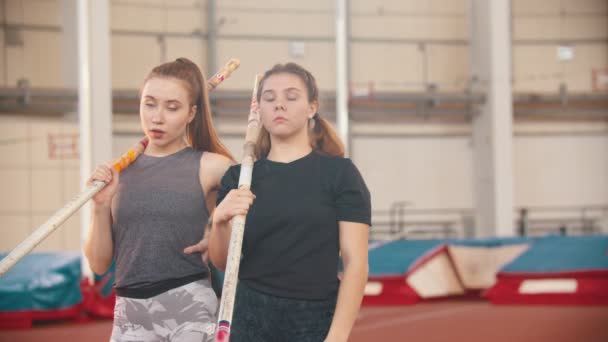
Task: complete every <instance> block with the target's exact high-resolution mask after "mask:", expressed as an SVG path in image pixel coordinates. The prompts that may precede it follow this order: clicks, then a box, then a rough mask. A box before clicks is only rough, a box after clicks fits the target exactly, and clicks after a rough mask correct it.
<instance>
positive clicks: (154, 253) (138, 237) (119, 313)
mask: <svg viewBox="0 0 608 342" xmlns="http://www.w3.org/2000/svg"><path fill="white" fill-rule="evenodd" d="M205 85H206V81H205V79H204V77H203V75H202V73H201V71H200V69H199V68H198V66H196V64H194V63H193V62H191V61H190V60H188V59H185V58H179V59H177V60H175V61H173V62H169V63H165V64H161V65H159V66H157V67H155V68H154V69H153V70H152V71H151V72H150V74H149V75H148V77H147V78H146V79H145V81H144V84H143V87H142V90H141V94H140V95H141V102H140V110H139V113H140V119H141V126H142V129H143V131H144V132H145V134H146V136H147V137H148V139H149V144H148V146H147V148H146V151H145V152H144V154H143V155H141V156H140V157H139V158H138V159H137V160H136V161H135V162H134V163H133V164H132V165H131V166H129V168H127V169H126V170H125V171H123V173H122V174H121V175H120V177H119V175H118V173H117V172H116V171H115V170H113V169H112V168H111V167H110V164H108V165H100V166H99V167H97V169H96V170H95V171H94V173H93V175H92V176H91V178H90V182H92V181H94V180H102V181H105V182H106V183H107V184H108V185H107V186H106V187H105V188H104V189H103V190H102V191H101V192H99V193H98V194H97V195H95V197H93V203H94V204H93V215H92V220H91V227H90V229H89V233H88V236H87V239H86V242H85V247H84V250H85V255H86V257H87V259H88V261H89V264H90V266H91V269H92V270H93V271H94V272H95V273H98V274H101V273H104V272H106V271H107V270H108V268H109V267H110V265H111V264H112V262H113V261H115V262H116V272H115V276H116V283H115V288H116V294H117V298H116V306H115V309H114V326H113V330H112V336H111V340H112V341H127V340H128V341H133V340H137V341H208V340H212V339H213V333H214V331H215V315H216V311H217V297H216V295H215V293H214V291H213V289H212V287H211V282H210V276H209V270H208V267H207V263H206V252H207V238H206V237H204V232H205V226H206V224H207V221H208V219H209V215H210V213H211V212H212V211H213V209H214V207H215V200H216V197H217V191H218V188H219V183H220V180H221V178H222V176H223V174H224V172H225V171H226V170H227V168H228V167H229V166H230V165H231V164H232V163H233V159H232V157H231V155H230V153H229V152H228V150H227V149H226V148H225V147H224V146H223V145H222V143H221V142H220V140H219V138H218V136H217V134H216V132H215V128H214V127H213V123H212V120H211V113H210V106H209V97H208V93H207V90H206V87H205Z"/></svg>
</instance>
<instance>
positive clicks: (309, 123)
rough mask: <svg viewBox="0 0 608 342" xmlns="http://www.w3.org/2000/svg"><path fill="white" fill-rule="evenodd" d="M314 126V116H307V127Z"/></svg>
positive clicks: (311, 128)
mask: <svg viewBox="0 0 608 342" xmlns="http://www.w3.org/2000/svg"><path fill="white" fill-rule="evenodd" d="M314 128H315V117H314V116H313V117H311V118H308V129H310V130H313V129H314Z"/></svg>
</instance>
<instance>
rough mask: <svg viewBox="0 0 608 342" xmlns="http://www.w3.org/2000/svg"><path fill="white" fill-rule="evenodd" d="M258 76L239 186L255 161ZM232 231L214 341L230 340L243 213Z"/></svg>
mask: <svg viewBox="0 0 608 342" xmlns="http://www.w3.org/2000/svg"><path fill="white" fill-rule="evenodd" d="M260 79H261V76H260V75H257V76H256V78H255V84H254V86H253V95H252V96H251V106H250V108H249V118H248V120H247V133H246V135H245V144H244V145H243V156H242V160H241V173H240V175H239V189H250V188H251V175H252V173H253V163H254V162H255V154H254V147H255V141H256V139H257V137H258V133H259V131H260V114H259V112H258V103H257V100H256V96H257V93H258V84H259V82H260ZM231 224H232V233H231V234H230V243H229V246H228V260H227V262H226V272H225V273H224V286H223V288H222V302H221V305H220V312H219V315H218V320H217V331H216V335H215V340H216V341H217V342H228V341H229V340H230V325H231V324H232V312H233V310H234V298H235V295H236V286H237V283H238V280H239V266H240V263H241V250H242V246H243V233H244V232H245V216H243V215H238V216H235V217H234V218H232V223H231Z"/></svg>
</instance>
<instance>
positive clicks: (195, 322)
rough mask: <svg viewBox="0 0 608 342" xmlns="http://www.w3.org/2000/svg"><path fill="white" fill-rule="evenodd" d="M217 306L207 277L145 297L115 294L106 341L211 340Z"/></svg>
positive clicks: (188, 341)
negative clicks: (112, 313) (110, 335)
mask: <svg viewBox="0 0 608 342" xmlns="http://www.w3.org/2000/svg"><path fill="white" fill-rule="evenodd" d="M217 308H218V302H217V297H216V295H215V292H213V289H212V288H211V282H210V281H209V280H208V279H205V280H199V281H195V282H192V283H189V284H186V285H183V286H181V287H178V288H175V289H171V290H169V291H167V292H164V293H161V294H159V295H158V296H154V297H151V298H147V299H135V298H125V297H119V296H117V297H116V306H115V307H114V326H113V328H112V337H111V338H110V341H112V342H126V341H146V342H147V341H163V342H165V341H179V342H182V341H186V342H190V341H196V342H201V341H203V342H205V341H213V334H214V332H215V324H216V314H217Z"/></svg>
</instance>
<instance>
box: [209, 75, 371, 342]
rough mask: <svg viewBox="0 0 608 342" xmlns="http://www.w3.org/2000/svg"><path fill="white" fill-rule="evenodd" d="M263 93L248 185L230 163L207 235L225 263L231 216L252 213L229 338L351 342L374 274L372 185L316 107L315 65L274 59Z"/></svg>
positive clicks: (217, 259) (214, 256)
mask: <svg viewBox="0 0 608 342" xmlns="http://www.w3.org/2000/svg"><path fill="white" fill-rule="evenodd" d="M257 100H258V103H259V108H260V115H261V121H262V123H263V127H262V130H261V133H260V137H259V139H258V142H257V145H256V155H257V158H258V161H257V162H256V163H255V166H254V169H253V176H252V181H251V184H252V187H251V191H248V190H242V189H241V190H237V189H236V188H237V186H238V177H239V171H240V166H238V165H237V166H233V167H231V168H230V169H229V170H228V171H227V172H226V174H225V175H224V177H223V179H222V184H221V187H220V191H219V193H218V206H217V208H216V210H215V213H214V215H213V227H212V229H211V234H210V236H209V254H210V258H211V261H212V262H213V263H214V264H215V265H216V266H218V267H219V268H220V269H224V268H225V266H226V259H227V254H228V242H229V239H230V231H231V228H230V220H231V219H232V218H233V217H234V216H235V215H245V214H246V215H247V221H246V227H245V235H244V239H243V250H242V252H243V257H242V260H241V265H240V272H239V284H238V287H237V293H236V300H235V307H234V315H233V320H232V324H231V335H230V340H231V341H232V342H239V341H247V342H255V341H296V342H297V341H346V340H347V339H348V336H349V334H350V331H351V329H352V326H353V324H354V322H355V319H356V317H357V313H358V311H359V307H360V305H361V299H362V297H363V290H364V287H365V283H366V280H367V274H368V263H367V243H368V233H369V232H368V230H369V225H370V221H371V206H370V195H369V192H368V190H367V187H366V185H365V182H364V181H363V179H362V177H361V175H360V174H359V171H358V170H357V168H356V167H355V166H354V164H353V163H352V162H351V161H350V159H346V158H344V157H343V155H344V148H343V145H342V143H341V142H340V141H339V139H338V138H337V136H336V134H335V132H334V130H333V129H332V128H331V126H330V124H329V123H328V122H327V121H326V120H325V119H324V118H322V117H321V116H320V115H319V114H318V111H317V110H318V107H319V91H318V88H317V85H316V82H315V79H314V77H313V76H312V75H311V74H310V72H308V71H307V70H305V69H304V68H302V67H301V66H299V65H297V64H294V63H288V64H284V65H281V64H279V65H275V66H274V67H273V68H272V69H270V70H268V71H267V72H266V73H265V74H264V76H263V78H262V80H261V81H260V84H259V91H258V94H257ZM254 194H255V195H254ZM340 254H341V257H342V264H343V276H342V277H341V278H342V279H341V281H339V280H338V277H337V275H338V267H339V266H338V264H339V255H340Z"/></svg>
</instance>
